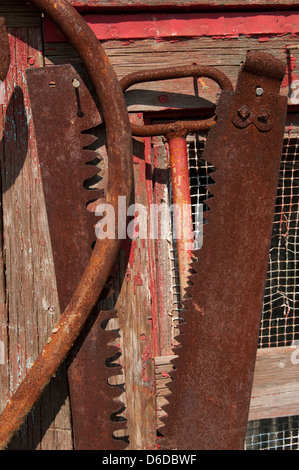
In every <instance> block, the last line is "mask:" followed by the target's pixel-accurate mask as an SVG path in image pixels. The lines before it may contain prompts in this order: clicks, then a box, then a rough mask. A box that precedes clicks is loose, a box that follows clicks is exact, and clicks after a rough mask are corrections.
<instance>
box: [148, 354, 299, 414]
mask: <svg viewBox="0 0 299 470" xmlns="http://www.w3.org/2000/svg"><path fill="white" fill-rule="evenodd" d="M174 357H175V356H164V357H156V358H155V368H156V380H157V410H158V418H159V419H160V418H161V417H162V416H163V415H164V412H163V410H162V407H163V406H164V404H165V403H166V398H165V397H167V395H168V393H169V390H168V388H167V384H168V383H169V381H171V379H170V378H169V373H170V372H171V371H172V365H171V363H170V360H171V359H172V358H174ZM298 364H299V346H297V347H296V346H294V347H282V348H267V349H258V351H257V360H256V365H255V373H254V381H253V388H252V394H251V403H250V411H249V420H250V421H252V420H259V419H265V418H274V417H279V416H294V415H297V414H298V413H299V367H298Z"/></svg>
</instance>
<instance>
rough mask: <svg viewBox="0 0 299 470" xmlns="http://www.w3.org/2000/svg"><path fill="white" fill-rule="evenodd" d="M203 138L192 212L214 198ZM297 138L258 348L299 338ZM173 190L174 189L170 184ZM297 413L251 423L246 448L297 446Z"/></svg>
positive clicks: (197, 151) (196, 146)
mask: <svg viewBox="0 0 299 470" xmlns="http://www.w3.org/2000/svg"><path fill="white" fill-rule="evenodd" d="M205 140H206V139H205V136H202V135H194V136H189V138H188V160H189V177H190V189H191V205H192V211H193V215H194V214H195V211H197V210H198V207H199V205H203V211H205V210H209V208H208V206H207V205H206V204H205V200H207V199H208V198H210V197H212V196H213V195H212V193H213V187H212V185H213V183H214V182H213V175H212V173H213V171H215V170H216V169H215V168H214V167H213V166H212V165H211V164H210V163H209V162H206V161H204V160H203V158H202V154H203V150H204V145H205ZM298 189H299V137H298V136H295V137H293V136H292V137H291V136H288V137H286V138H285V139H284V146H283V152H282V159H281V169H280V176H279V182H278V189H277V198H276V206H275V216H274V221H273V230H272V237H271V247H270V252H269V261H268V270H267V279H266V285H265V295H264V302H263V310H262V317H261V326H260V334H259V348H266V347H267V348H269V347H278V346H291V345H294V344H298V340H299V310H298V309H299V303H298V301H299V293H298V292H297V285H298V279H297V268H296V263H297V258H298V254H299V236H298V235H299V233H298V231H299V215H298V214H299V210H298V209H299V207H298V203H299V192H298ZM170 194H171V188H170ZM171 262H172V283H173V286H172V288H173V299H174V300H173V310H174V312H173V313H174V315H173V318H174V320H176V321H178V320H179V316H180V311H181V309H182V304H181V297H180V286H179V275H178V262H177V253H176V247H175V244H173V246H172V248H171ZM298 438H299V416H292V417H284V418H272V419H266V420H258V421H250V422H249V423H248V432H247V437H246V444H245V449H246V450H251V449H252V450H266V449H268V450H272V449H273V450H274V449H279V450H287V449H289V450H298V449H299V443H298Z"/></svg>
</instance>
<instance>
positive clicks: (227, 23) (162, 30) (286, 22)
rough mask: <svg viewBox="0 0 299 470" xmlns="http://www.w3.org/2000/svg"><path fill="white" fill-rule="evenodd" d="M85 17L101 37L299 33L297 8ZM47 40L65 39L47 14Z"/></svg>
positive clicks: (228, 36)
mask: <svg viewBox="0 0 299 470" xmlns="http://www.w3.org/2000/svg"><path fill="white" fill-rule="evenodd" d="M84 19H85V21H86V23H87V24H88V25H89V27H90V28H91V29H92V31H93V32H94V34H95V35H96V37H97V38H98V39H99V40H101V41H107V40H112V39H117V40H136V39H148V38H154V39H155V40H157V41H160V40H162V39H168V40H170V41H173V40H176V39H177V38H181V37H205V36H210V37H213V38H224V39H226V38H238V37H239V36H241V35H245V36H254V35H260V36H264V37H266V36H267V37H268V36H270V35H276V36H279V35H285V34H292V35H293V36H298V33H299V19H298V14H297V12H296V11H288V12H283V11H276V12H273V11H270V12H260V13H256V12H240V13H230V12H228V13H224V14H222V13H205V14H202V13H192V12H188V13H185V12H184V13H160V12H157V13H150V12H145V13H143V12H142V13H131V14H129V13H126V14H121V13H120V14H118V15H115V14H99V13H94V14H91V13H90V14H85V15H84ZM43 28H44V34H45V40H46V41H47V42H60V41H65V40H66V39H65V37H64V36H63V34H62V33H61V32H60V30H59V29H58V28H57V26H55V24H54V23H53V22H51V21H50V20H49V19H48V18H45V19H44V20H43Z"/></svg>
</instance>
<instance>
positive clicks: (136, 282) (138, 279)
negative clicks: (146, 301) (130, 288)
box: [134, 274, 143, 294]
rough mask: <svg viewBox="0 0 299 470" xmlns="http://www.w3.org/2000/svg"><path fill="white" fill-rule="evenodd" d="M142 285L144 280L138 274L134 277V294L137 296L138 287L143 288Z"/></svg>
mask: <svg viewBox="0 0 299 470" xmlns="http://www.w3.org/2000/svg"><path fill="white" fill-rule="evenodd" d="M142 285H143V280H142V279H141V277H140V275H139V274H136V275H135V276H134V294H136V287H137V286H142Z"/></svg>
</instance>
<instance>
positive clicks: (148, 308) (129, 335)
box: [116, 115, 157, 450]
mask: <svg viewBox="0 0 299 470" xmlns="http://www.w3.org/2000/svg"><path fill="white" fill-rule="evenodd" d="M133 119H134V120H135V122H136V123H137V122H140V119H142V118H141V117H138V116H137V115H136V116H133ZM133 159H134V160H133V161H134V181H135V184H134V194H133V195H132V203H135V204H141V205H142V206H143V207H145V208H147V207H148V205H149V203H150V201H151V199H152V195H151V191H150V188H149V185H151V184H152V181H151V177H150V176H149V173H148V172H149V165H148V163H147V162H146V156H145V149H144V144H143V143H142V139H134V157H133ZM147 180H148V181H147ZM139 207H140V206H139ZM135 210H136V211H137V212H139V211H140V208H138V207H136V208H135ZM132 215H133V216H134V212H133V213H132ZM141 217H142V215H141ZM132 223H134V222H133V221H132V220H131V222H130V224H131V225H130V226H132ZM135 223H136V224H137V225H138V223H137V219H135ZM132 228H133V227H132ZM139 228H140V230H141V224H140V226H139ZM138 233H139V232H138V229H136V225H135V231H134V232H132V239H127V240H126V241H125V242H124V247H123V250H122V252H121V258H120V263H119V269H120V278H121V280H122V283H121V289H120V293H119V296H118V299H117V302H116V309H117V311H118V315H119V326H120V328H121V331H122V332H123V338H122V352H123V357H122V361H123V366H124V370H125V390H126V393H125V394H126V413H125V415H126V418H127V427H128V434H129V436H130V446H129V449H134V450H142V449H143V450H145V449H155V445H156V444H155V439H156V417H155V371H154V359H153V358H154V355H155V352H156V351H155V349H156V344H157V339H156V336H157V325H156V323H155V322H156V319H155V317H156V307H155V304H154V302H153V303H152V295H153V293H152V292H151V289H152V285H151V283H152V275H153V274H152V273H151V271H152V270H153V269H154V268H155V266H153V261H154V260H153V250H152V246H151V240H148V239H142V238H140V237H139V236H138Z"/></svg>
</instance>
